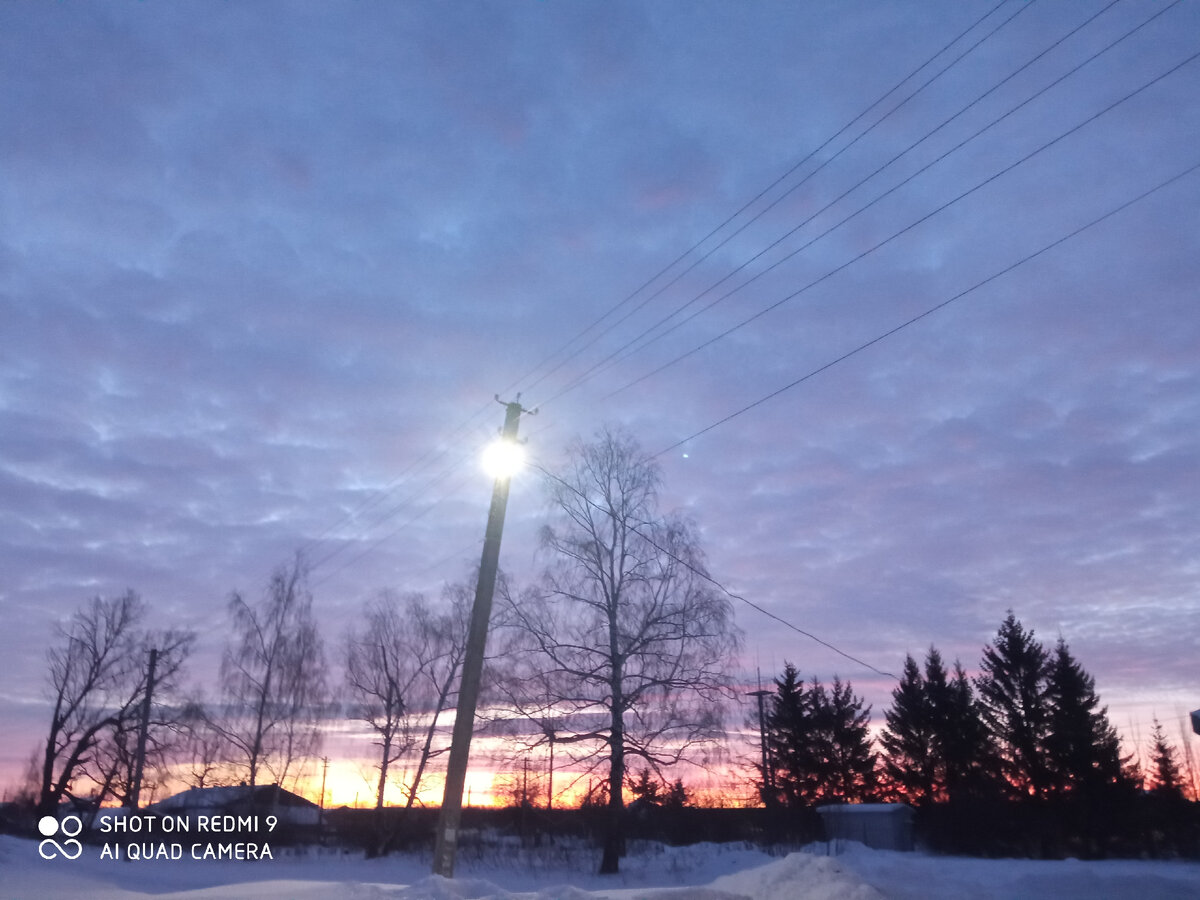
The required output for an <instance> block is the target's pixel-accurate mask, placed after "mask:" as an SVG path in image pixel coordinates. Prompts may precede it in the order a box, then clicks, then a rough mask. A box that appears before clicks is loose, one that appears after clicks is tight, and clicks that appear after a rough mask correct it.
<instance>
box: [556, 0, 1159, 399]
mask: <svg viewBox="0 0 1200 900" xmlns="http://www.w3.org/2000/svg"><path fill="white" fill-rule="evenodd" d="M1119 2H1121V0H1112V2H1110V3H1109V4H1108V5H1107V6H1105V7H1104V8H1103V9H1101V10H1099V11H1098V12H1096V13H1094V14H1092V15H1091V16H1089V17H1088V18H1087V19H1086V20H1084V21H1083V22H1081V23H1080V24H1079V25H1077V26H1075V27H1074V28H1073V29H1072V30H1071V31H1069V32H1067V33H1066V34H1064V35H1063V36H1062V37H1060V38H1058V39H1057V40H1055V41H1054V42H1053V43H1051V44H1050V45H1048V46H1047V47H1046V48H1045V49H1043V50H1042V51H1041V52H1039V53H1037V54H1036V55H1035V56H1033V57H1031V58H1030V59H1029V60H1027V61H1026V62H1025V63H1024V64H1022V65H1021V66H1019V67H1018V68H1017V69H1015V70H1013V71H1012V72H1011V73H1009V74H1008V75H1007V76H1005V77H1004V78H1003V79H1001V80H1000V81H998V82H996V83H995V84H993V85H992V86H991V87H990V88H988V89H987V90H986V91H984V92H983V93H982V94H979V95H978V96H977V97H975V99H974V100H972V101H971V102H969V103H967V104H966V105H965V106H963V107H961V108H960V109H959V110H958V111H957V112H956V113H954V114H953V115H951V116H950V117H948V118H946V119H944V120H943V121H942V122H941V123H940V124H939V125H937V126H936V127H935V128H933V129H932V130H930V131H928V132H926V133H925V134H924V135H923V136H922V137H920V138H919V139H918V140H917V141H915V142H913V143H911V144H909V145H908V146H907V147H906V148H905V149H903V150H901V151H900V152H899V153H897V154H895V155H894V156H892V158H891V159H889V160H888V161H887V162H885V163H883V165H881V166H879V167H877V168H876V169H875V170H874V171H873V172H871V173H870V174H868V175H866V176H864V177H863V178H861V179H860V180H859V181H857V182H856V183H855V184H853V185H852V186H851V187H849V188H848V189H846V190H845V191H843V192H842V193H841V194H839V195H838V196H837V197H835V198H834V199H833V200H831V201H829V202H828V203H826V204H825V205H824V206H822V207H821V208H820V209H818V210H816V211H815V212H813V213H812V214H811V215H809V216H807V217H806V218H805V219H804V220H803V221H801V222H800V223H799V224H797V225H796V226H794V227H793V228H791V229H790V230H788V231H787V232H785V233H784V234H783V235H781V236H780V237H778V238H777V239H776V240H775V241H773V242H772V243H771V244H769V245H767V246H766V247H764V248H763V249H762V250H760V251H758V252H757V253H755V254H754V255H753V256H751V257H749V258H748V259H746V260H745V261H744V262H742V263H741V264H740V265H738V266H737V267H735V268H734V269H732V270H731V271H730V272H728V273H727V274H726V275H724V276H723V277H721V278H720V279H718V280H717V281H716V282H714V283H713V284H711V285H709V286H708V287H707V288H705V289H704V290H703V291H701V292H700V293H698V294H696V295H695V296H694V297H692V298H691V299H690V300H688V301H687V302H685V303H683V304H681V305H679V306H677V307H676V308H675V309H674V310H672V311H671V312H670V313H668V314H667V315H666V316H664V317H662V318H660V319H659V320H658V321H657V322H655V323H654V324H653V325H651V326H649V327H648V328H646V329H645V330H644V331H643V332H642V333H641V334H639V335H637V336H635V337H634V338H632V339H630V340H629V341H627V342H626V343H625V344H623V345H622V346H621V347H619V348H617V349H616V350H614V351H613V352H612V353H610V354H609V355H608V356H607V357H605V358H604V359H602V360H600V361H599V362H598V363H596V364H595V365H593V366H592V367H591V368H589V369H588V370H586V371H585V372H583V373H582V374H581V375H580V376H578V377H577V378H576V379H575V380H574V381H572V382H571V383H570V384H568V385H567V386H566V387H564V388H563V389H562V390H560V391H559V392H558V393H557V394H556V395H554V397H552V398H550V400H554V399H557V398H559V397H561V396H563V395H564V394H567V393H569V392H570V391H572V390H574V389H575V388H577V387H579V386H581V385H582V384H584V383H585V382H587V381H589V380H591V378H593V377H595V375H598V374H600V373H601V372H603V371H606V370H608V369H609V368H611V367H612V366H614V365H617V364H619V363H621V362H624V361H626V360H628V359H630V358H632V357H633V356H635V355H636V354H637V353H640V352H641V351H643V350H645V349H646V348H647V347H649V346H650V345H651V344H653V343H655V342H657V341H659V340H661V339H662V338H664V337H666V336H667V335H669V334H672V333H673V332H675V331H677V330H678V329H679V328H681V327H683V326H684V325H686V324H687V323H689V322H691V321H693V320H694V319H696V318H697V317H699V316H700V315H703V314H704V313H705V312H708V311H709V310H710V309H712V308H713V307H715V306H717V305H718V304H720V303H723V302H724V301H725V300H727V299H729V298H730V297H732V296H733V295H734V294H736V293H739V292H740V291H742V290H743V289H745V288H746V287H748V286H750V285H751V284H752V283H754V282H755V281H757V280H758V279H759V278H761V277H763V276H764V275H767V274H769V273H770V272H772V271H774V270H775V269H777V268H779V267H780V266H781V265H783V264H784V263H785V262H788V261H789V260H791V259H793V258H794V257H796V256H797V255H798V254H800V253H801V252H803V251H804V250H807V249H808V248H809V247H811V246H813V244H815V243H817V242H818V241H819V240H821V239H823V238H825V237H827V236H828V235H829V234H831V233H832V232H833V231H835V230H837V229H838V228H840V227H841V226H842V225H845V224H846V223H847V222H849V221H850V220H852V219H854V218H855V217H856V216H858V215H860V214H861V213H863V212H865V211H866V210H868V209H870V208H871V207H872V206H874V205H875V204H876V203H878V202H879V201H881V200H882V199H884V198H885V197H887V196H889V195H890V194H892V193H894V192H895V191H897V190H899V189H900V188H902V187H904V186H905V185H907V184H908V183H909V182H911V181H912V180H913V179H915V178H917V177H918V176H920V175H922V174H923V173H924V172H926V171H928V170H929V169H930V168H932V167H933V166H934V165H936V164H938V163H940V162H942V161H944V160H945V159H946V158H947V157H949V156H950V155H952V154H953V153H956V152H957V151H958V150H960V149H962V147H964V146H965V145H966V144H968V143H970V142H971V141H973V140H975V139H976V138H978V137H980V136H981V135H982V134H984V133H985V132H986V131H988V130H989V129H990V128H992V127H994V126H995V125H997V124H999V123H1000V122H1002V121H1003V120H1004V119H1006V118H1008V117H1009V116H1011V115H1012V114H1013V113H1015V112H1016V111H1017V110H1019V109H1020V108H1022V107H1023V106H1025V105H1026V104H1028V103H1030V102H1031V101H1033V100H1035V99H1037V98H1038V97H1040V96H1041V95H1042V94H1044V93H1046V92H1047V91H1049V90H1051V89H1052V88H1053V87H1055V86H1056V85H1058V84H1059V83H1060V82H1062V81H1063V80H1065V79H1066V78H1068V77H1070V76H1071V75H1073V74H1074V73H1076V72H1078V71H1079V70H1080V69H1082V68H1083V67H1084V66H1086V65H1088V64H1089V63H1091V62H1092V61H1094V60H1095V59H1096V58H1097V57H1099V56H1100V55H1102V54H1103V53H1106V52H1108V51H1109V50H1111V49H1112V48H1113V47H1115V46H1116V45H1117V44H1119V43H1121V42H1122V41H1124V40H1125V39H1127V38H1128V37H1130V36H1131V35H1132V34H1134V33H1135V32H1136V31H1138V30H1140V29H1141V28H1143V27H1145V26H1146V25H1148V24H1149V23H1150V22H1151V21H1153V20H1154V19H1156V18H1158V17H1159V16H1161V15H1163V14H1164V13H1165V12H1166V11H1167V10H1169V9H1170V8H1171V7H1172V6H1175V5H1177V4H1178V3H1180V2H1182V0H1175V2H1174V3H1172V4H1170V5H1169V6H1166V7H1163V8H1162V9H1160V10H1158V11H1157V12H1155V13H1154V14H1153V15H1151V16H1150V18H1149V19H1146V20H1145V21H1143V22H1142V23H1140V24H1139V25H1137V26H1135V27H1134V28H1132V29H1131V30H1129V31H1127V32H1126V33H1125V34H1123V35H1122V36H1121V37H1119V38H1117V39H1116V40H1114V41H1113V42H1111V43H1110V44H1108V46H1106V47H1104V48H1103V49H1102V50H1100V51H1097V52H1096V53H1094V54H1093V55H1092V56H1090V57H1088V59H1086V60H1084V61H1083V62H1081V63H1079V64H1078V65H1076V66H1075V67H1074V68H1072V69H1071V70H1070V71H1068V72H1067V73H1065V74H1064V75H1063V76H1061V77H1059V78H1058V79H1056V80H1055V81H1053V82H1051V83H1050V84H1048V85H1046V86H1045V87H1043V88H1042V89H1041V90H1039V91H1037V92H1036V93H1035V94H1033V95H1031V96H1030V97H1028V98H1026V100H1025V101H1024V102H1023V103H1021V104H1019V105H1017V106H1015V107H1012V108H1011V109H1009V110H1008V111H1007V112H1006V113H1004V114H1003V115H1001V116H1000V117H998V118H996V119H993V120H992V122H990V123H989V124H988V125H987V126H985V127H984V128H982V129H980V130H979V131H976V132H975V133H974V134H972V135H971V136H970V137H968V138H966V139H965V140H963V141H961V142H960V143H958V144H957V145H955V146H954V147H952V148H950V149H949V150H947V151H945V152H944V153H942V154H941V155H940V156H938V157H937V158H936V159H934V160H933V161H931V162H930V163H927V164H926V165H925V166H923V167H922V168H920V169H918V170H917V171H915V172H913V173H911V174H910V175H908V176H907V177H906V178H905V179H903V180H902V181H900V182H899V183H898V184H896V185H895V186H893V187H892V188H890V189H889V190H887V191H885V192H883V193H882V194H879V195H878V196H876V197H875V198H874V199H873V200H871V201H870V202H869V203H867V204H866V205H864V206H862V207H860V208H859V209H858V210H856V211H855V212H853V213H851V214H850V215H848V216H846V217H844V218H842V219H841V220H840V221H838V222H836V223H835V224H833V225H831V226H830V227H829V228H827V229H826V230H825V231H823V232H821V233H820V234H819V235H817V236H816V237H815V238H812V239H811V240H809V241H808V242H806V243H805V244H803V245H801V246H800V247H797V248H796V249H794V250H792V251H791V252H789V253H788V254H786V255H785V256H783V257H782V258H780V259H778V260H776V261H775V262H773V263H771V264H770V265H769V266H767V267H766V268H765V269H762V270H761V271H759V272H757V273H756V274H754V275H753V276H751V277H750V278H748V279H747V280H745V281H743V282H742V283H741V284H739V285H737V287H735V288H733V289H731V290H729V291H727V292H726V293H724V294H722V295H721V296H719V297H717V298H716V299H715V300H713V301H712V302H710V303H708V304H706V305H704V306H703V307H701V308H700V309H699V310H697V311H696V312H694V313H692V314H691V315H689V316H687V317H686V318H683V319H681V320H679V321H677V322H675V323H674V324H673V325H671V326H670V327H667V328H665V329H662V330H661V331H659V332H658V333H657V334H652V332H654V331H655V330H656V329H659V328H661V326H663V325H666V324H667V323H668V322H670V321H671V320H672V319H673V318H675V317H676V316H678V315H679V314H680V313H682V312H683V311H684V310H686V309H688V308H689V307H691V306H692V305H693V304H695V303H697V302H699V301H700V300H701V299H702V298H703V297H705V296H706V295H707V294H709V293H711V292H712V291H714V290H716V289H717V288H718V287H720V286H721V285H722V284H724V283H725V282H726V281H728V280H729V279H730V278H732V277H733V276H734V275H736V274H737V273H738V272H741V271H743V270H744V269H746V268H747V267H748V266H750V265H751V264H753V263H755V262H757V261H758V260H759V259H760V258H762V257H763V256H764V255H766V254H767V253H768V252H769V251H771V250H773V249H775V247H777V246H779V245H780V244H781V243H783V242H784V241H785V240H787V239H788V238H789V237H792V236H793V235H795V234H796V233H797V232H798V231H800V230H801V229H802V228H804V226H806V225H808V224H810V223H811V222H813V221H814V220H815V219H816V218H817V217H818V216H820V215H821V214H822V213H824V212H826V211H828V210H829V209H830V208H832V207H833V206H835V205H836V204H837V203H839V202H840V201H841V200H843V199H845V198H846V197H847V196H849V195H850V194H851V193H853V192H854V191H856V190H857V189H858V188H860V187H862V186H863V185H864V184H866V183H867V182H868V181H870V180H871V179H873V178H875V177H876V176H877V175H879V174H880V173H882V172H883V171H884V170H885V169H887V168H889V167H890V166H891V165H892V164H893V163H895V162H897V161H898V160H900V159H901V158H903V157H904V156H906V155H907V154H908V153H910V152H911V151H912V150H914V149H915V148H917V147H918V146H920V145H921V144H923V143H924V142H925V141H927V140H929V139H930V138H931V137H933V136H934V135H935V134H937V133H938V132H939V131H941V130H942V129H943V128H945V127H946V126H947V125H949V124H950V123H951V122H953V121H954V120H955V119H957V118H958V117H960V116H961V115H963V114H964V113H966V112H967V111H968V110H970V109H972V108H973V107H975V106H977V105H978V104H979V103H980V102H981V101H983V100H984V99H985V98H987V97H988V96H989V95H991V94H992V93H994V92H995V91H997V90H999V89H1000V88H1001V87H1003V86H1004V85H1005V84H1007V83H1008V82H1009V81H1011V80H1012V79H1013V78H1015V77H1016V76H1017V75H1019V74H1020V73H1022V72H1024V71H1025V70H1026V69H1028V68H1029V67H1030V66H1032V65H1033V64H1034V63H1036V62H1037V61H1038V60H1040V59H1042V58H1043V57H1045V56H1046V54H1048V53H1050V52H1051V51H1052V50H1054V49H1055V48H1056V47H1058V46H1060V45H1061V44H1062V43H1063V42H1065V41H1067V40H1068V39H1070V38H1071V37H1072V36H1073V35H1075V34H1077V33H1078V32H1079V31H1081V30H1082V29H1083V28H1085V27H1087V26H1088V25H1089V24H1091V23H1092V22H1093V21H1095V20H1096V19H1097V18H1099V17H1100V16H1101V15H1103V14H1104V13H1105V12H1107V11H1108V10H1109V9H1111V8H1112V7H1113V6H1115V5H1116V4H1117V3H1119ZM1007 21H1011V20H1006V22H1007ZM897 108H898V107H897ZM893 111H894V110H893ZM880 121H882V120H880ZM877 124H878V123H877ZM839 153H840V151H839ZM834 158H836V157H834ZM831 161H832V159H831V160H829V162H831ZM823 165H824V164H823ZM801 183H803V182H801ZM656 371H657V370H656ZM653 374H656V372H652V373H649V374H648V375H646V376H645V377H650V375H653ZM633 383H637V382H633ZM630 386H632V385H626V386H625V387H630ZM621 390H624V388H618V389H617V390H616V391H614V392H612V393H610V394H609V395H607V396H608V397H611V396H613V395H614V394H616V393H619V392H620V391H621ZM547 402H550V401H547Z"/></svg>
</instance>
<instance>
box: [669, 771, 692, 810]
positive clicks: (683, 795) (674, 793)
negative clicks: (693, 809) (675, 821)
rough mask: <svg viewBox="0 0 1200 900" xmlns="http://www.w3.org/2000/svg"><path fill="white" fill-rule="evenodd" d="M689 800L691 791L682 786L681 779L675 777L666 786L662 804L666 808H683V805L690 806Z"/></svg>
mask: <svg viewBox="0 0 1200 900" xmlns="http://www.w3.org/2000/svg"><path fill="white" fill-rule="evenodd" d="M691 802H692V796H691V793H690V792H689V791H688V789H687V788H686V787H684V785H683V779H682V778H676V779H675V781H674V782H673V783H672V784H671V786H670V787H669V788H667V796H666V797H664V798H663V801H662V805H663V806H664V807H666V808H667V809H683V808H684V807H685V806H690V805H691Z"/></svg>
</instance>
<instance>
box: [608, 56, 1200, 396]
mask: <svg viewBox="0 0 1200 900" xmlns="http://www.w3.org/2000/svg"><path fill="white" fill-rule="evenodd" d="M1198 57H1200V52H1197V53H1193V54H1192V55H1191V56H1189V57H1187V58H1186V59H1184V60H1183V61H1182V62H1179V63H1177V64H1176V65H1174V66H1172V67H1171V68H1170V69H1168V70H1167V71H1165V72H1163V73H1161V74H1159V75H1157V76H1155V77H1154V78H1152V79H1150V80H1149V81H1147V82H1145V83H1144V84H1142V85H1141V86H1139V87H1137V88H1135V89H1134V90H1132V91H1130V92H1129V93H1128V94H1126V95H1124V96H1123V97H1121V98H1120V99H1118V100H1114V101H1113V102H1111V103H1110V104H1108V105H1107V106H1106V107H1104V108H1103V109H1101V110H1100V111H1099V112H1097V113H1094V114H1093V115H1091V116H1089V117H1088V118H1086V119H1084V120H1083V121H1082V122H1079V123H1078V124H1076V125H1074V126H1072V127H1071V128H1069V129H1067V130H1066V131H1064V132H1062V133H1061V134H1059V135H1058V136H1057V137H1054V138H1051V139H1050V140H1049V141H1047V142H1045V143H1044V144H1042V145H1041V146H1039V147H1037V148H1036V149H1034V150H1032V151H1030V152H1029V153H1027V154H1025V155H1024V156H1022V157H1021V158H1020V159H1018V160H1016V161H1015V162H1013V163H1010V164H1009V165H1007V166H1005V167H1004V168H1002V169H1000V170H999V171H997V172H994V173H993V174H992V175H989V176H988V177H987V178H985V179H984V180H982V181H980V182H978V183H977V184H975V185H974V186H972V187H970V188H968V189H967V190H965V191H963V192H962V193H960V194H958V195H957V196H955V197H953V198H952V199H950V200H947V201H946V202H945V203H942V204H941V205H939V206H938V207H936V208H935V209H933V210H931V211H930V212H928V213H926V214H925V215H923V216H921V217H920V218H918V219H916V220H914V221H913V222H910V223H909V224H908V225H906V226H904V227H903V228H901V229H900V230H898V231H895V232H893V233H892V234H891V235H889V236H888V237H886V238H884V239H883V240H881V241H879V242H878V243H876V244H874V245H872V246H871V247H869V248H867V249H866V250H863V251H862V252H861V253H858V254H857V255H855V256H853V257H851V258H850V259H849V260H847V261H846V262H844V263H842V264H840V265H838V266H836V267H834V268H832V269H830V270H828V271H827V272H825V273H824V274H823V275H820V276H818V277H817V278H815V279H813V280H812V281H810V282H808V283H807V284H805V285H804V286H803V287H800V288H798V289H796V290H794V291H792V292H791V293H789V294H787V295H785V296H784V297H782V298H780V299H779V300H777V301H775V302H774V303H772V304H770V305H769V306H766V307H764V308H763V309H760V310H759V311H758V312H756V313H754V314H752V315H750V316H747V317H746V318H744V319H742V320H741V321H739V322H738V323H737V324H735V325H732V326H730V327H729V328H727V329H725V330H724V331H722V332H720V333H719V334H717V335H715V336H714V337H711V338H709V339H708V340H706V341H704V342H702V343H700V344H698V345H696V346H695V347H692V348H691V349H690V350H687V351H686V352H684V353H681V354H680V355H678V356H676V357H674V358H673V359H671V360H670V361H668V362H666V363H664V364H662V365H661V366H659V367H657V368H656V369H653V370H651V371H649V372H646V373H645V374H643V375H641V376H639V377H637V378H635V379H633V380H632V381H630V382H627V383H626V384H624V385H622V386H621V387H619V388H617V389H616V390H614V391H612V392H611V393H609V394H608V395H606V398H605V399H608V398H610V397H613V396H615V395H616V394H619V393H621V392H622V391H626V390H628V389H629V388H631V387H634V386H635V385H638V384H640V383H642V382H643V381H646V380H647V379H649V378H651V377H653V376H655V375H658V374H660V373H661V372H663V371H665V370H667V369H669V368H671V367H672V366H675V365H677V364H678V363H680V362H682V361H683V360H685V359H688V358H689V357H691V356H694V355H695V354H697V353H699V352H700V351H701V350H704V349H706V348H707V347H711V346H712V345H713V344H715V343H717V342H718V341H721V340H723V339H724V338H727V337H729V336H730V335H731V334H734V333H735V332H737V331H740V330H741V329H742V328H744V327H745V326H747V325H749V324H750V323H751V322H754V321H756V320H758V319H760V318H762V317H763V316H765V315H766V314H767V313H769V312H772V311H773V310H776V309H778V308H779V307H780V306H783V305H784V304H785V303H788V302H790V301H791V300H794V299H795V298H796V297H798V296H800V295H801V294H803V293H805V292H806V291H808V290H810V289H811V288H814V287H816V286H817V285H819V284H821V283H823V282H825V281H827V280H829V279H830V278H832V277H833V276H834V275H837V274H838V273H839V272H842V271H844V270H846V269H848V268H850V267H851V266H853V265H855V264H856V263H858V262H860V261H861V260H863V259H865V258H866V257H868V256H870V255H871V254H873V253H874V252H875V251H877V250H879V249H881V248H883V247H885V246H887V245H888V244H890V243H891V242H892V241H894V240H896V238H898V237H901V236H902V235H904V234H907V233H908V232H909V231H912V230H913V229H914V228H916V227H918V226H919V225H922V224H924V223H925V222H927V221H929V220H930V219H932V218H933V217H934V216H936V215H938V214H939V213H941V212H944V211H945V210H947V209H949V208H950V207H951V206H954V205H955V204H956V203H958V202H960V201H962V200H964V199H966V198H967V197H969V196H971V195H972V194H974V193H976V192H977V191H979V190H981V189H983V188H984V187H986V186H988V185H989V184H991V183H992V182H993V181H996V180H997V179H999V178H1001V177H1003V176H1004V175H1007V174H1008V173H1009V172H1011V171H1013V170H1014V169H1016V168H1018V167H1019V166H1021V165H1023V164H1025V163H1026V162H1028V161H1029V160H1031V159H1033V158H1034V157H1035V156H1038V155H1039V154H1041V153H1043V152H1045V151H1046V150H1048V149H1050V148H1051V147H1053V146H1055V145H1057V144H1058V143H1060V142H1061V141H1063V140H1065V139H1066V138H1068V137H1070V136H1071V135H1073V134H1075V133H1077V132H1079V131H1081V130H1082V129H1083V128H1085V127H1087V126H1088V125H1090V124H1091V123H1093V122H1095V121H1096V120H1097V119H1099V118H1101V117H1102V116H1104V115H1106V114H1107V113H1109V112H1111V111H1112V110H1114V109H1116V108H1117V107H1118V106H1120V105H1121V104H1122V103H1125V102H1127V101H1128V100H1130V99H1132V98H1133V97H1135V96H1137V95H1138V94H1140V93H1142V92H1143V91H1145V90H1148V89H1149V88H1151V87H1153V86H1154V85H1155V84H1157V83H1158V82H1160V81H1162V80H1163V79H1165V78H1167V77H1169V76H1170V75H1172V74H1174V73H1175V72H1177V71H1179V70H1180V69H1182V68H1183V67H1184V66H1186V65H1188V64H1189V63H1191V62H1193V61H1194V60H1196V59H1197V58H1198ZM1009 114H1011V113H1009ZM1006 115H1008V114H1006ZM989 127H990V126H989ZM911 177H915V173H914V176H911ZM911 177H910V178H909V179H906V181H908V180H911ZM904 183H906V182H901V185H897V188H898V187H900V186H902V185H903V184H904ZM894 190H896V188H892V189H891V190H890V191H889V192H888V193H890V192H891V191H894ZM878 199H879V198H876V201H877V200H878ZM876 201H872V203H874V202H876ZM869 205H871V204H868V206H869ZM865 208H866V207H864V209H865ZM859 212H861V210H859ZM855 215H857V213H855ZM839 224H840V223H839ZM834 227H835V228H836V227H838V226H834ZM821 236H823V235H821ZM821 236H818V238H815V239H814V241H815V240H819V239H820V237H821ZM811 243H812V242H810V244H809V245H811ZM809 245H806V246H809ZM800 249H804V248H803V247H802V248H800ZM797 252H798V251H797Z"/></svg>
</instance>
